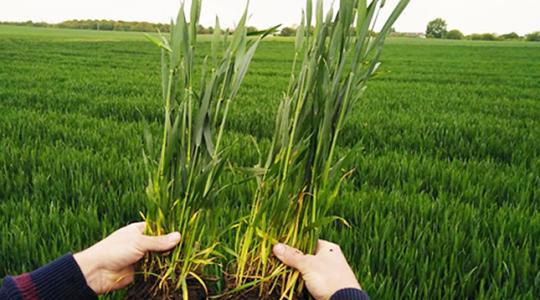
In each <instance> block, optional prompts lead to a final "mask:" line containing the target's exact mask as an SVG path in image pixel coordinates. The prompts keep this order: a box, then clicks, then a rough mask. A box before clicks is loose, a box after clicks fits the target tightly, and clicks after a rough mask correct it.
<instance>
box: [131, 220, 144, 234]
mask: <svg viewBox="0 0 540 300" xmlns="http://www.w3.org/2000/svg"><path fill="white" fill-rule="evenodd" d="M131 226H133V227H135V228H137V231H138V232H140V233H144V231H145V230H146V222H138V223H133V224H131Z"/></svg>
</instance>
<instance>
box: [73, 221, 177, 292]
mask: <svg viewBox="0 0 540 300" xmlns="http://www.w3.org/2000/svg"><path fill="white" fill-rule="evenodd" d="M145 227H146V224H145V223H144V222H141V223H134V224H131V225H128V226H126V227H124V228H122V229H120V230H118V231H116V232H114V233H113V234H111V235H110V236H109V237H107V238H106V239H104V240H102V241H101V242H99V243H97V244H95V245H94V246H92V247H90V248H88V249H86V250H84V251H82V252H80V253H77V254H75V255H74V256H73V257H74V258H75V261H76V262H77V264H78V265H79V267H80V268H81V271H82V273H83V275H84V277H85V279H86V283H87V284H88V286H89V287H90V288H91V289H92V290H93V291H94V292H95V293H96V294H98V295H102V294H105V293H109V292H112V291H115V290H118V289H121V288H124V287H126V286H127V285H129V284H130V283H132V282H133V279H134V274H135V271H134V270H135V267H134V265H135V264H136V263H137V262H138V261H139V260H140V259H141V258H143V256H144V255H145V254H146V253H147V252H149V251H155V252H162V251H168V250H171V249H172V248H174V246H176V244H178V242H179V241H180V233H178V232H174V233H171V234H168V235H164V236H146V235H144V234H143V233H144V229H145Z"/></svg>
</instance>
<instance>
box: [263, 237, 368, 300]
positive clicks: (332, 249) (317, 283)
mask: <svg viewBox="0 0 540 300" xmlns="http://www.w3.org/2000/svg"><path fill="white" fill-rule="evenodd" d="M273 250H274V255H275V256H277V258H278V259H279V260H281V262H283V263H284V264H285V265H287V266H290V267H292V268H295V269H297V270H298V271H299V272H300V273H301V274H302V278H303V279H304V281H305V283H306V287H307V289H308V291H309V293H310V294H311V296H313V298H315V299H316V300H327V299H330V297H332V295H334V294H335V293H336V292H338V291H339V290H342V289H346V288H356V289H361V287H360V284H359V283H358V280H357V279H356V276H355V275H354V272H353V270H352V269H351V267H350V266H349V264H348V263H347V259H346V258H345V256H344V255H343V252H341V249H340V247H339V246H338V245H336V244H333V243H330V242H327V241H323V240H320V241H319V242H318V244H317V250H316V252H315V253H316V254H315V255H304V254H303V253H302V252H300V251H299V250H297V249H294V248H292V247H289V246H287V245H283V244H277V245H275V246H274V249H273Z"/></svg>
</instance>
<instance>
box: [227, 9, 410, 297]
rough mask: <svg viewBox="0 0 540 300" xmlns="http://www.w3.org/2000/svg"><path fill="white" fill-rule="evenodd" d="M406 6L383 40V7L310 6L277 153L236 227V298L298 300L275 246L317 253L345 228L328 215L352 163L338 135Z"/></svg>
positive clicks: (294, 275) (259, 174)
mask: <svg viewBox="0 0 540 300" xmlns="http://www.w3.org/2000/svg"><path fill="white" fill-rule="evenodd" d="M408 2H409V1H408V0H401V1H399V3H398V4H397V6H396V7H395V8H394V10H393V12H392V14H391V16H390V17H389V18H388V20H387V21H386V22H385V24H384V26H383V27H382V29H381V30H380V32H379V33H377V34H373V29H374V25H375V23H376V20H377V16H378V15H379V11H380V10H381V9H382V8H383V7H384V5H385V1H379V0H373V1H371V3H369V4H368V3H367V1H366V0H341V1H340V3H339V10H338V11H337V12H336V13H334V11H333V10H329V11H328V12H326V13H324V11H323V1H322V0H319V1H318V2H317V3H316V7H315V8H313V3H312V0H308V1H307V8H306V11H305V13H304V16H303V18H302V21H301V25H300V27H299V28H298V33H297V37H296V45H295V59H294V64H293V68H292V74H291V78H290V84H289V87H288V89H287V91H286V93H285V96H284V97H283V100H282V101H281V104H280V106H279V111H278V114H277V118H276V121H275V124H276V125H275V131H274V136H273V139H272V145H271V147H270V150H269V152H268V155H267V157H266V159H265V160H263V159H262V158H261V160H260V162H259V164H258V165H257V166H256V167H255V168H254V169H253V170H254V174H256V178H257V185H255V186H256V190H255V191H254V192H253V194H254V197H253V202H252V207H251V213H250V215H249V216H248V217H246V218H245V220H244V221H243V222H241V223H240V224H238V226H237V230H238V234H237V239H236V242H235V245H234V249H232V250H233V253H234V255H235V264H233V266H234V268H235V270H234V271H233V273H234V281H235V287H236V288H235V289H233V292H240V291H242V290H246V289H248V290H249V289H251V290H256V291H257V292H258V294H259V297H260V298H265V297H269V296H270V295H272V294H274V295H275V294H277V295H279V296H280V298H282V299H293V298H295V297H297V296H298V295H299V293H300V292H301V291H302V283H301V281H300V280H299V274H298V272H294V271H291V270H288V269H286V268H285V267H284V266H283V265H281V264H280V263H278V261H277V260H276V259H274V258H271V255H270V254H271V249H272V246H273V245H274V244H275V243H277V242H278V241H279V242H284V243H287V244H289V245H291V246H294V247H296V248H299V249H301V250H302V251H304V252H305V253H313V251H314V247H315V245H316V242H317V240H318V239H319V236H320V232H321V228H323V227H324V226H326V225H328V224H330V223H332V222H334V221H336V220H341V221H343V222H344V220H343V219H342V218H340V217H334V216H331V215H330V212H331V209H332V207H333V205H334V203H335V201H336V200H337V197H338V196H339V192H340V186H341V184H342V182H343V181H344V179H345V178H346V177H347V175H348V174H349V173H350V172H349V171H350V170H342V165H343V163H344V162H345V161H346V158H347V157H346V155H345V156H344V157H337V154H336V148H337V145H338V141H339V137H340V133H341V131H342V130H343V126H344V124H345V122H346V120H347V116H348V115H349V113H350V111H351V108H352V107H353V105H354V104H355V103H356V102H357V101H359V100H360V99H361V98H362V95H363V93H364V91H365V89H366V83H367V81H368V79H369V78H370V77H371V76H373V74H374V73H375V72H376V71H377V68H378V66H379V58H380V55H381V51H382V48H383V45H384V41H385V38H386V36H387V34H388V33H389V32H390V29H391V26H392V25H393V24H394V22H395V21H396V19H397V18H398V17H399V15H400V14H401V13H402V11H403V10H404V9H405V7H406V6H407V4H408ZM313 11H315V14H313ZM313 18H314V20H313ZM312 24H314V27H312Z"/></svg>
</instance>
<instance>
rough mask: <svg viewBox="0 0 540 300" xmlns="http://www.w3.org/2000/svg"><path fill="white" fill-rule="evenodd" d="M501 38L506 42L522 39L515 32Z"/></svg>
mask: <svg viewBox="0 0 540 300" xmlns="http://www.w3.org/2000/svg"><path fill="white" fill-rule="evenodd" d="M501 38H502V39H505V40H519V39H521V36H519V34H517V33H515V32H511V33H507V34H503V35H501Z"/></svg>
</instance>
